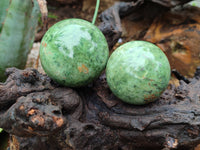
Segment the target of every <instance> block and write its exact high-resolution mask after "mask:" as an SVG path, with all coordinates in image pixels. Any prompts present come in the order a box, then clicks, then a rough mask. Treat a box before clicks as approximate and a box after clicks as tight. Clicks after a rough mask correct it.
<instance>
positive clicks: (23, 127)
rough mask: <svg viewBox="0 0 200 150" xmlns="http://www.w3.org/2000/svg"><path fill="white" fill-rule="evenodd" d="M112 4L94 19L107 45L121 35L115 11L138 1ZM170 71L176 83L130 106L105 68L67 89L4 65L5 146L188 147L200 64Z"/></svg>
mask: <svg viewBox="0 0 200 150" xmlns="http://www.w3.org/2000/svg"><path fill="white" fill-rule="evenodd" d="M165 2H167V1H165ZM130 4H131V5H130ZM133 4H134V5H133ZM116 6H117V9H116V8H115V9H113V7H112V8H111V9H110V10H112V11H116V12H113V14H112V15H111V16H108V18H107V19H106V17H105V16H106V12H110V10H106V12H105V14H104V15H103V16H104V17H103V18H104V19H102V21H103V22H105V23H104V27H103V24H102V25H100V29H101V30H102V31H106V32H103V33H104V34H105V36H106V37H107V40H108V43H109V46H110V47H112V46H113V45H114V44H115V43H116V41H117V40H118V38H119V37H120V35H121V28H120V26H121V23H120V17H122V16H123V14H129V13H131V12H132V10H133V12H134V11H136V10H138V9H136V7H139V8H140V7H143V6H144V5H143V2H142V1H140V0H138V1H136V2H134V3H118V4H117V5H115V7H116ZM127 6H128V7H127ZM155 6H157V4H156V5H155ZM155 6H154V7H155ZM161 7H165V8H166V6H161ZM124 8H127V9H124ZM144 8H146V6H145V7H144ZM119 10H121V11H119ZM123 10H124V11H123ZM159 10H160V8H159ZM166 10H167V9H166ZM155 12H157V11H155ZM155 14H156V13H155ZM155 14H154V15H155ZM154 15H153V16H154ZM116 21H117V25H116ZM109 22H110V23H109ZM109 24H110V25H109ZM115 35H116V36H115ZM109 40H110V42H109ZM174 72H175V75H177V77H178V78H179V79H180V86H179V87H175V86H174V85H169V87H168V89H166V90H165V91H164V93H163V94H162V95H161V97H160V98H159V99H158V100H157V101H156V102H154V103H151V104H148V105H145V106H134V105H129V104H126V103H123V102H121V101H120V100H119V99H118V98H117V97H115V96H114V95H113V94H112V92H111V91H110V90H109V87H108V85H107V83H106V78H105V74H102V75H101V76H100V77H99V78H98V79H97V80H96V81H94V83H93V84H91V85H88V86H86V87H82V88H76V89H70V88H66V87H61V86H59V85H57V84H56V83H54V82H53V81H52V80H51V79H50V78H49V77H48V76H46V75H42V74H40V73H39V72H38V71H37V70H35V69H26V70H18V69H16V68H10V69H7V72H6V73H7V76H8V79H7V81H6V82H5V83H0V127H1V128H4V130H6V131H7V132H8V133H10V134H11V137H10V149H11V150H14V149H17V150H18V149H26V150H35V149H41V150H44V149H48V150H56V149H58V150H60V149H76V150H84V149H87V150H88V149H89V150H90V149H91V150H92V149H105V150H108V149H122V150H130V149H137V150H139V149H150V148H152V149H154V150H156V149H162V148H166V149H173V148H178V149H182V148H183V149H189V148H193V147H194V146H196V145H197V144H198V143H200V136H199V133H200V108H199V103H200V90H199V88H200V67H198V68H197V70H196V73H195V75H194V77H193V78H191V79H186V78H184V77H183V76H182V75H180V74H178V73H177V72H176V71H174Z"/></svg>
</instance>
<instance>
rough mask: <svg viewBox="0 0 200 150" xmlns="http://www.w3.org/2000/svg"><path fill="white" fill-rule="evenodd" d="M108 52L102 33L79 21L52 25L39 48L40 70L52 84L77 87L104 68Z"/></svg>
mask: <svg viewBox="0 0 200 150" xmlns="http://www.w3.org/2000/svg"><path fill="white" fill-rule="evenodd" d="M108 55H109V50H108V45H107V42H106V39H105V37H104V35H103V33H102V32H101V31H100V30H99V29H98V28H97V27H96V26H94V25H93V24H92V23H90V22H88V21H85V20H82V19H66V20H63V21H60V22H58V23H56V24H55V25H53V26H52V27H51V28H50V29H49V30H48V31H47V32H46V34H45V35H44V37H43V39H42V41H41V46H40V60H41V63H42V67H43V69H44V70H45V72H46V73H47V75H48V76H50V77H51V78H52V79H53V80H54V81H56V82H58V83H59V84H62V85H65V86H69V87H79V86H84V85H86V84H88V83H90V82H91V81H92V80H94V79H95V78H97V77H98V76H99V75H100V73H101V72H102V70H103V69H104V68H105V66H106V63H107V60H108Z"/></svg>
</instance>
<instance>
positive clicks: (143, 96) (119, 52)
mask: <svg viewBox="0 0 200 150" xmlns="http://www.w3.org/2000/svg"><path fill="white" fill-rule="evenodd" d="M170 74H171V70H170V64H169V61H168V59H167V57H166V56H165V54H164V53H163V52H162V50H161V49H160V48H158V47H157V46H156V45H154V44H152V43H149V42H146V41H131V42H128V43H125V44H123V45H122V46H120V47H118V48H117V49H116V50H115V51H114V52H113V53H112V55H111V56H110V58H109V60H108V63H107V67H106V78H107V82H108V85H109V87H110V89H111V91H112V92H113V93H114V94H115V95H116V96H117V97H118V98H120V99H121V100H122V101H124V102H127V103H130V104H135V105H143V104H147V103H149V102H152V101H155V100H156V99H158V98H159V96H160V95H161V93H162V92H163V91H164V90H165V89H166V87H167V85H168V83H169V80H170Z"/></svg>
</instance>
